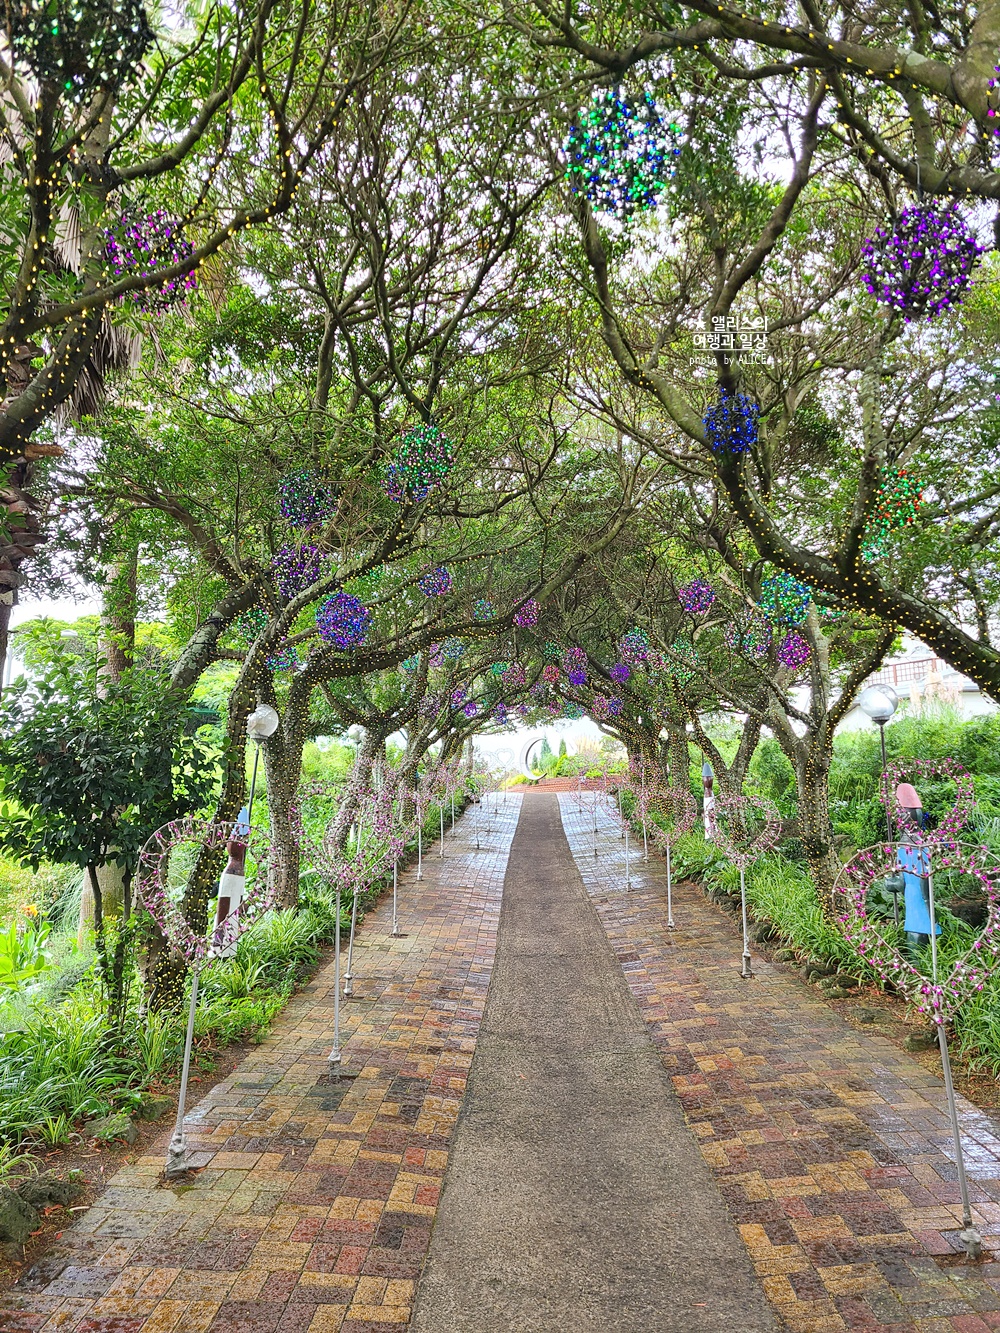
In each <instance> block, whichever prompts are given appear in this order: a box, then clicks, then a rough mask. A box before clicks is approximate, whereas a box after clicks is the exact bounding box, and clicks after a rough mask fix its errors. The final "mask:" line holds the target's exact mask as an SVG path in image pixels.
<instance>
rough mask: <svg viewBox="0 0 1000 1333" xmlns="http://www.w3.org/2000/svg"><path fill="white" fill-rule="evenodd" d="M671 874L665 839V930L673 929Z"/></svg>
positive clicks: (668, 844)
mask: <svg viewBox="0 0 1000 1333" xmlns="http://www.w3.org/2000/svg"><path fill="white" fill-rule="evenodd" d="M671 889H672V885H671V874H670V839H669V838H668V839H667V929H668V930H673V928H674V903H673V898H672V896H671Z"/></svg>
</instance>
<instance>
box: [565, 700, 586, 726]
mask: <svg viewBox="0 0 1000 1333" xmlns="http://www.w3.org/2000/svg"><path fill="white" fill-rule="evenodd" d="M563 713H564V714H565V716H566V717H568V718H570V720H571V721H574V722H575V721H577V720H578V719H579V718H581V717H583V706H582V705H581V704H574V703H568V704H567V705H566V707H565V708H564V709H563Z"/></svg>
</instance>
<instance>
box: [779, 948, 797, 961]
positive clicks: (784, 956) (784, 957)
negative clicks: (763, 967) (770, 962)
mask: <svg viewBox="0 0 1000 1333" xmlns="http://www.w3.org/2000/svg"><path fill="white" fill-rule="evenodd" d="M774 961H775V962H776V963H797V962H798V958H797V957H796V954H795V950H794V949H779V950H778V952H777V953H776V954H775V955H774Z"/></svg>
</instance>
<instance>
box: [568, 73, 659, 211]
mask: <svg viewBox="0 0 1000 1333" xmlns="http://www.w3.org/2000/svg"><path fill="white" fill-rule="evenodd" d="M680 139H681V130H680V127H679V126H678V125H676V124H673V123H672V122H670V121H668V120H666V119H665V117H664V116H663V114H662V112H661V111H660V109H659V107H658V106H657V104H656V99H655V98H654V97H653V95H652V94H651V93H649V92H643V93H642V95H641V96H640V97H631V96H627V95H626V94H625V93H624V91H623V90H622V89H620V88H596V89H595V90H594V93H593V96H592V98H591V102H590V105H589V106H588V107H586V108H584V109H583V110H582V111H580V112H579V113H578V114H577V118H576V120H575V121H574V123H573V124H572V125H571V126H570V131H569V134H568V135H567V137H566V142H565V143H564V145H563V152H564V153H565V155H566V158H567V167H566V179H567V181H568V182H569V185H570V188H571V189H572V191H573V193H574V194H582V195H583V196H584V197H585V198H586V199H587V201H588V203H590V204H591V205H592V206H593V207H594V208H595V209H597V210H598V211H599V212H602V213H608V214H610V215H611V216H613V217H616V218H618V219H619V220H621V221H624V220H625V219H627V218H629V217H631V216H632V215H633V214H634V213H637V212H641V211H642V210H644V209H649V208H655V207H656V204H657V203H658V202H659V199H660V196H661V195H662V193H663V191H664V190H665V189H666V188H667V185H668V184H669V182H670V179H671V177H672V176H673V175H674V172H675V171H676V159H677V157H678V155H679V153H680V151H681V149H680Z"/></svg>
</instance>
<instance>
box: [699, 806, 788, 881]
mask: <svg viewBox="0 0 1000 1333" xmlns="http://www.w3.org/2000/svg"><path fill="white" fill-rule="evenodd" d="M715 812H716V819H717V820H718V821H719V834H718V841H719V845H720V846H721V848H722V850H723V851H724V852H725V854H726V855H727V856H728V857H729V859H730V861H732V863H733V865H734V866H736V867H737V869H739V870H746V868H747V866H749V865H752V864H753V862H754V861H759V860H760V858H761V857H762V856H764V855H765V854H766V853H767V852H769V851H770V850H771V848H772V847H776V846H777V845H778V839H779V838H780V837H781V816H780V815H779V814H778V807H777V806H776V805H775V804H774V803H773V802H772V801H768V800H766V799H765V798H764V797H762V796H747V795H745V794H744V793H742V792H736V793H734V794H733V795H731V796H720V797H719V798H718V799H717V800H716V803H715ZM753 814H756V815H757V816H758V817H759V818H760V819H762V820H763V824H762V826H761V828H760V830H759V831H758V832H757V833H751V832H750V831H749V825H748V818H747V817H748V816H749V815H753ZM733 823H737V824H742V825H743V832H744V837H743V838H742V839H736V838H732V837H731V836H730V833H731V828H730V825H731V824H733Z"/></svg>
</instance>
